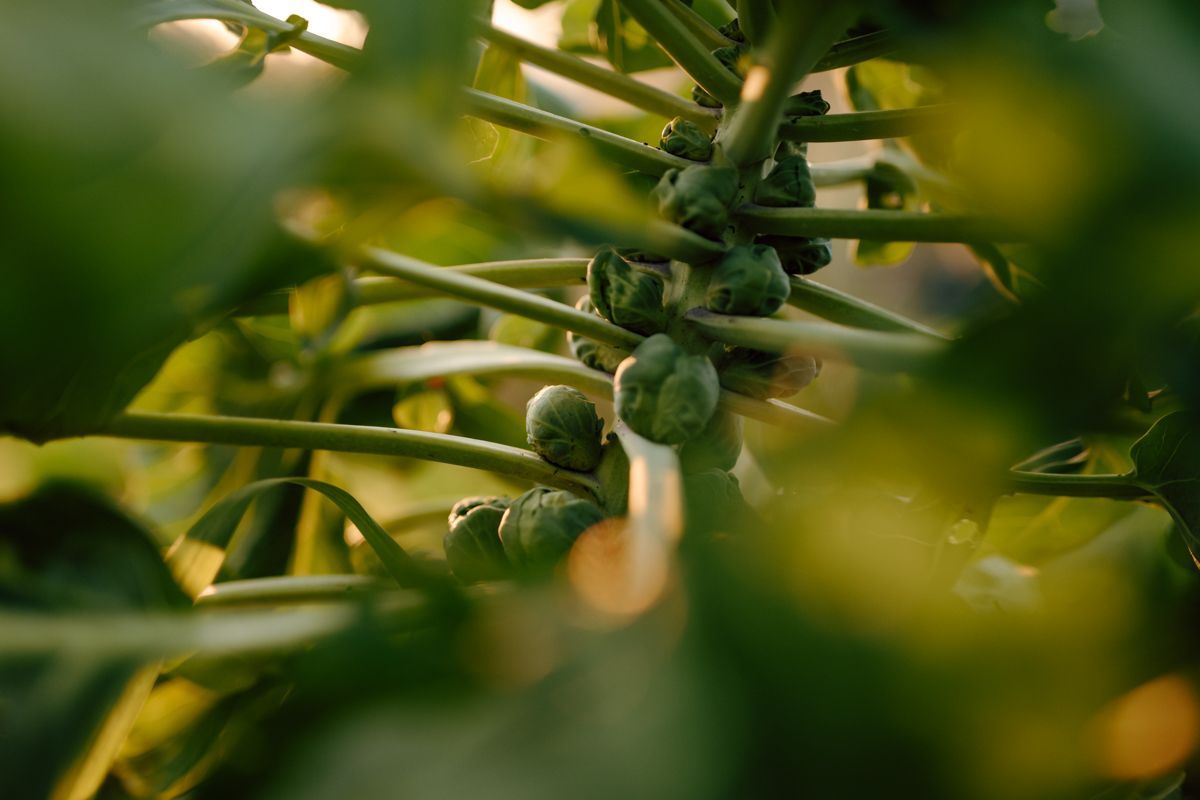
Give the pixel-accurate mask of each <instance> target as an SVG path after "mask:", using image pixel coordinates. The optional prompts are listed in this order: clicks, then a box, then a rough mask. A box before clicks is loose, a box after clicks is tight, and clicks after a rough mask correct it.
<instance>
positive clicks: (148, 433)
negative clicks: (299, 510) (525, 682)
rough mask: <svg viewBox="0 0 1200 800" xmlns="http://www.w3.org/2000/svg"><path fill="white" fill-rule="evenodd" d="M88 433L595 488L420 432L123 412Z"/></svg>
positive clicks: (503, 452)
mask: <svg viewBox="0 0 1200 800" xmlns="http://www.w3.org/2000/svg"><path fill="white" fill-rule="evenodd" d="M93 435H96V436H115V437H118V438H122V439H146V440H152V441H169V442H199V443H206V444H229V445H242V446H247V445H248V446H253V447H298V448H302V449H305V450H333V451H337V452H343V453H370V454H373V455H384V456H402V457H405V458H419V459H424V460H426V461H440V462H442V463H444V464H456V465H458V466H462V467H471V468H473V469H482V470H488V471H491V472H500V473H504V474H507V475H511V476H513V477H516V478H523V479H526V480H530V481H535V482H537V483H544V484H546V485H548V486H557V487H559V488H562V489H569V490H571V491H576V492H582V493H584V494H592V495H594V494H596V493H597V492H598V490H599V485H598V484H597V483H596V479H595V478H594V477H593V476H591V475H588V474H586V473H582V472H572V471H570V470H564V469H559V468H558V467H555V466H553V465H552V464H550V463H548V462H546V461H543V460H542V459H541V458H540V457H539V456H537V455H536V454H534V453H532V452H529V451H527V450H520V449H518V448H515V447H508V446H506V445H501V444H495V443H492V442H484V441H479V440H476V439H470V438H466V437H462V436H450V435H447V434H441V433H427V432H425V431H410V430H401V429H397V428H379V427H372V426H365V425H340V424H333V423H322V422H296V421H293V420H275V419H256V418H250V417H221V416H200V415H194V414H148V413H135V412H128V413H124V414H119V415H117V416H116V417H115V418H113V419H112V420H110V421H109V423H108V424H107V425H106V426H104V427H103V428H102V429H100V430H98V431H96V432H95V434H93Z"/></svg>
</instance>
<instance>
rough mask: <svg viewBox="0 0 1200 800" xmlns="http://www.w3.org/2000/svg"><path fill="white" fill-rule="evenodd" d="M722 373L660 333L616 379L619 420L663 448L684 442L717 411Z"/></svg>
mask: <svg viewBox="0 0 1200 800" xmlns="http://www.w3.org/2000/svg"><path fill="white" fill-rule="evenodd" d="M719 394H720V385H719V384H718V382H717V371H716V369H715V368H714V367H713V365H712V362H711V361H709V360H708V359H707V358H705V357H704V356H691V355H688V354H687V353H686V352H684V350H683V348H681V347H680V346H679V345H677V344H675V342H674V341H672V340H671V337H670V336H667V335H666V334H664V333H657V334H655V335H654V336H651V337H650V338H648V339H647V340H646V341H644V342H642V343H641V344H640V345H638V346H637V349H636V350H634V351H633V355H631V356H630V357H629V358H627V359H625V360H624V361H622V362H621V366H620V367H618V368H617V374H616V376H615V378H614V380H613V397H614V400H615V403H616V407H617V416H619V417H620V418H621V419H622V420H624V421H625V424H627V425H628V426H629V427H630V428H632V429H633V430H634V431H636V432H637V433H640V434H641V435H642V436H645V437H646V438H647V439H651V440H653V441H655V442H660V443H662V444H681V443H683V442H685V441H687V440H688V439H690V438H691V437H693V436H695V435H696V434H698V433H700V432H701V431H702V430H704V426H705V425H707V424H708V420H709V419H710V418H711V417H712V415H713V412H714V411H716V409H717V396H718V395H719Z"/></svg>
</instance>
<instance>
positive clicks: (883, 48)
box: [812, 31, 896, 72]
mask: <svg viewBox="0 0 1200 800" xmlns="http://www.w3.org/2000/svg"><path fill="white" fill-rule="evenodd" d="M895 49H896V41H895V39H893V38H892V35H891V34H890V33H888V32H887V31H875V32H873V33H865V34H863V35H862V36H852V37H851V38H849V39H843V40H842V41H840V42H837V43H835V44H834V45H833V46H832V47H830V48H829V51H828V52H826V53H825V55H823V56H821V59H820V60H819V61H818V62H817V63H816V65H815V66H814V67H813V68H812V71H813V72H827V71H829V70H831V69H840V68H842V67H848V66H850V65H851V64H857V63H859V62H860V61H867V60H869V59H872V58H879V57H880V56H886V55H888V54H890V53H892V52H893V51H895Z"/></svg>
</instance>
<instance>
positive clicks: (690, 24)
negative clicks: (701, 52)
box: [663, 0, 736, 50]
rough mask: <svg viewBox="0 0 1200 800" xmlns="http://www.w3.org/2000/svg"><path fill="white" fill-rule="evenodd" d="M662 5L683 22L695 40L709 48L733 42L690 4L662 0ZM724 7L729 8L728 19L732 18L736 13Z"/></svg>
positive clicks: (712, 48)
mask: <svg viewBox="0 0 1200 800" xmlns="http://www.w3.org/2000/svg"><path fill="white" fill-rule="evenodd" d="M663 5H665V6H666V7H667V8H668V9H669V10H670V11H671V13H672V14H674V15H675V18H676V19H678V20H679V21H680V22H682V23H683V25H684V27H686V28H687V29H688V31H689V32H690V33H691V34H692V35H693V36H695V37H696V40H697V41H699V42H700V43H701V44H703V45H705V46H706V47H708V48H709V49H711V50H716V49H717V48H718V47H728V46H729V45H731V44H733V43H734V41H733V40H732V39H730V38H729V37H728V36H726V35H725V34H723V33H721V32H720V31H719V30H717V29H716V28H714V27H713V26H712V25H710V24H709V23H708V20H706V19H705V18H704V17H702V16H700V15H699V14H697V13H696V12H695V11H694V10H692V8H691V7H690V6H687V5H684V4H683V2H682V0H663ZM721 5H724V4H721ZM724 7H725V8H726V9H728V10H729V20H732V19H734V18H735V17H736V14H734V13H733V9H731V8H729V6H724ZM729 20H726V22H728V21H729Z"/></svg>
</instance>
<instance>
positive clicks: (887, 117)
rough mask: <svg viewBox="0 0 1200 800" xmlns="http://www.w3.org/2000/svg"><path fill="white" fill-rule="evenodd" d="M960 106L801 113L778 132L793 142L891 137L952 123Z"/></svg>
mask: <svg viewBox="0 0 1200 800" xmlns="http://www.w3.org/2000/svg"><path fill="white" fill-rule="evenodd" d="M960 114H961V109H960V108H959V107H958V106H956V105H954V104H952V103H938V104H934V105H927V106H916V107H914V108H897V109H889V110H886V111H857V112H854V113H851V114H827V115H825V116H822V117H803V118H801V119H799V120H796V121H795V122H785V123H783V124H782V125H780V126H779V133H780V135H781V136H782V137H783V138H785V139H790V140H792V141H794V142H855V141H860V140H863V139H893V138H897V137H900V136H913V135H915V134H919V133H927V132H929V131H934V130H944V129H946V128H952V127H955V126H956V125H957V124H958V122H959V119H960V116H959V115H960Z"/></svg>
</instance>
